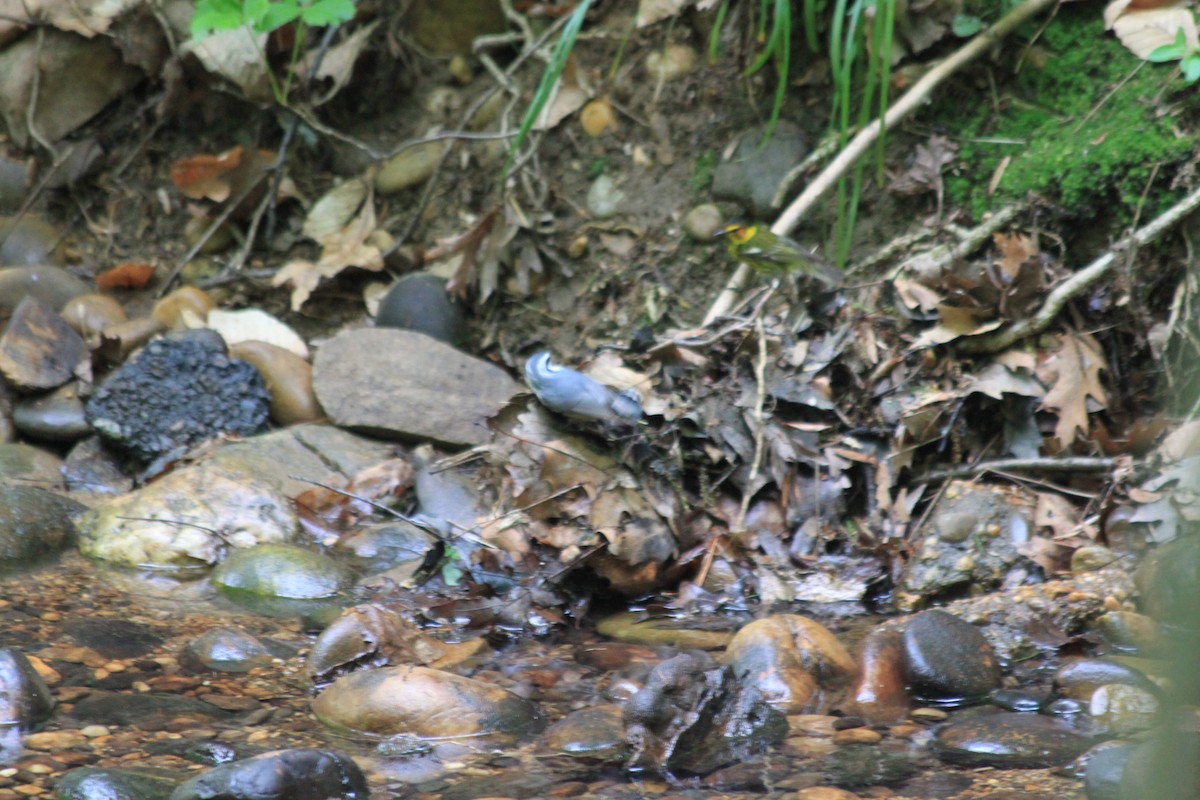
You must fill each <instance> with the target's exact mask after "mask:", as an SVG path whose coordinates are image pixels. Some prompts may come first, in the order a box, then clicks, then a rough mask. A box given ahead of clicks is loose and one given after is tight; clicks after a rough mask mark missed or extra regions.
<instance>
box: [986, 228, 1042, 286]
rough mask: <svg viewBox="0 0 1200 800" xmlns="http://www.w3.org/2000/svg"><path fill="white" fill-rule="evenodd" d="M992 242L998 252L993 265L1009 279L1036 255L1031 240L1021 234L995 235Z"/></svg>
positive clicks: (1035, 249)
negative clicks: (998, 255) (998, 254)
mask: <svg viewBox="0 0 1200 800" xmlns="http://www.w3.org/2000/svg"><path fill="white" fill-rule="evenodd" d="M992 240H993V241H994V242H995V244H996V249H997V250H999V251H1000V257H999V258H997V259H996V260H995V264H996V266H997V267H999V268H1000V269H1001V270H1003V271H1004V274H1005V275H1007V276H1008V277H1009V278H1015V277H1016V276H1017V272H1018V271H1019V270H1020V269H1021V265H1022V264H1024V263H1025V262H1026V261H1028V260H1029V259H1031V258H1036V257H1037V255H1038V249H1037V247H1036V246H1035V245H1034V243H1033V239H1032V238H1030V237H1029V236H1026V235H1025V234H1023V233H996V234H994V235H993V236H992Z"/></svg>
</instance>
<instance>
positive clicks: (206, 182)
mask: <svg viewBox="0 0 1200 800" xmlns="http://www.w3.org/2000/svg"><path fill="white" fill-rule="evenodd" d="M273 163H275V153H274V152H273V151H271V150H247V149H246V148H244V147H242V146H241V145H239V146H237V147H234V148H232V149H230V150H226V151H225V152H224V153H221V154H219V155H215V156H213V155H198V156H192V157H191V158H182V159H180V160H178V161H176V162H175V163H174V164H172V165H171V182H172V183H174V184H175V188H176V189H178V190H179V191H180V192H181V193H182V194H183V195H184V197H189V198H191V199H192V200H204V199H208V200H213V201H215V202H218V203H220V202H224V201H225V200H227V199H229V198H230V197H234V196H237V195H240V194H242V193H243V192H244V191H245V190H246V188H247V187H248V186H249V185H250V184H251V183H253V182H257V181H259V180H261V179H262V177H263V176H264V175H265V174H266V171H267V169H268V168H269V167H270V166H271V165H272V164H273Z"/></svg>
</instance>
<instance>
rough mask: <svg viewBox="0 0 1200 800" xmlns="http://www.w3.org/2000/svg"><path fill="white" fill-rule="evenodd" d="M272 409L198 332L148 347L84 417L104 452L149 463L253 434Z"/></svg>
mask: <svg viewBox="0 0 1200 800" xmlns="http://www.w3.org/2000/svg"><path fill="white" fill-rule="evenodd" d="M269 404H270V396H269V395H268V394H267V389H266V386H265V385H264V383H263V379H262V376H260V375H259V373H258V371H257V370H256V369H254V367H252V366H250V365H249V364H247V363H246V362H244V361H237V360H235V359H231V358H230V357H229V356H228V355H227V354H226V351H225V344H224V342H222V341H221V338H220V336H218V335H217V334H215V333H213V332H212V331H205V330H197V331H187V332H184V333H179V334H175V335H172V336H169V337H166V338H163V339H158V340H155V341H152V342H150V343H149V344H147V345H146V346H145V347H144V348H142V350H140V351H139V352H138V354H137V355H136V356H135V357H134V358H133V359H132V360H130V361H128V362H126V363H125V364H124V365H123V366H121V367H120V368H119V369H118V370H116V372H114V373H113V374H112V375H110V376H109V377H108V378H106V379H105V380H104V382H103V383H101V384H100V386H99V387H98V388H97V389H96V391H95V392H94V393H93V394H92V397H91V399H90V400H89V401H88V404H87V413H88V420H89V421H90V422H91V424H92V427H93V428H95V429H96V432H97V433H99V434H100V435H101V436H103V437H104V439H105V440H106V441H107V442H108V443H109V444H111V445H113V446H114V447H116V448H117V449H119V450H121V451H123V452H125V453H128V454H129V455H131V456H133V457H134V458H136V459H138V460H140V461H143V462H149V461H153V460H154V459H156V458H158V457H160V456H162V455H165V454H167V453H170V452H172V451H180V452H181V453H182V450H183V449H185V448H187V447H189V446H191V445H195V444H199V443H200V442H203V441H206V440H208V439H211V438H213V437H215V436H219V435H222V434H232V435H235V436H249V435H250V434H253V433H257V432H258V431H259V430H261V429H262V427H263V425H264V424H265V423H266V421H267V412H268V406H269Z"/></svg>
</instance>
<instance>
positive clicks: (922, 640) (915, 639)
mask: <svg viewBox="0 0 1200 800" xmlns="http://www.w3.org/2000/svg"><path fill="white" fill-rule="evenodd" d="M904 677H905V678H906V679H907V680H908V683H909V686H910V687H911V689H912V692H913V693H914V694H915V695H916V696H917V697H918V698H919V699H921V700H922V701H925V702H931V703H937V704H940V705H949V704H957V703H967V702H974V701H978V700H981V699H983V698H984V697H986V696H987V694H988V693H989V692H991V691H992V690H993V689H995V688H997V687H998V686H999V685H1000V665H999V664H998V663H997V661H996V654H995V652H994V651H993V650H992V646H991V645H990V644H989V643H988V641H987V639H985V638H984V637H983V634H982V633H980V632H979V629H978V628H976V627H975V626H974V625H972V624H971V623H969V622H967V621H965V620H963V619H960V618H959V617H956V616H954V615H953V614H948V613H946V612H945V611H938V610H934V611H923V612H921V613H920V614H918V615H917V616H915V617H913V619H912V621H911V622H909V623H908V627H906V628H905V629H904Z"/></svg>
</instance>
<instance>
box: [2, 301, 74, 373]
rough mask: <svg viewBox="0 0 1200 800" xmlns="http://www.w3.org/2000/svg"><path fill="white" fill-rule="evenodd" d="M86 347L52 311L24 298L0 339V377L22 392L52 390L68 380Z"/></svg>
mask: <svg viewBox="0 0 1200 800" xmlns="http://www.w3.org/2000/svg"><path fill="white" fill-rule="evenodd" d="M86 356H87V345H86V344H84V342H83V339H81V338H80V336H79V334H78V333H76V332H75V331H73V330H71V327H70V326H69V325H67V323H66V321H65V320H63V318H62V317H60V316H59V315H58V314H57V313H56V312H55V311H53V310H51V309H50V308H49V307H48V306H46V305H44V304H42V303H40V302H38V301H37V300H35V299H34V298H32V297H26V298H25V299H24V300H22V301H21V304H20V305H19V306H17V309H16V311H14V312H13V315H12V318H11V319H10V320H9V321H8V327H7V328H6V329H5V330H4V333H3V335H0V373H3V374H4V377H5V378H7V379H8V382H9V383H10V384H12V385H13V387H14V388H16V389H20V390H24V391H31V392H37V391H44V390H47V389H55V388H57V387H59V386H62V385H63V384H64V383H66V382H67V381H69V380H71V378H72V377H73V375H74V372H75V368H76V367H77V366H78V365H79V364H80V362H81V361H83V359H84V358H85V357H86Z"/></svg>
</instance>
